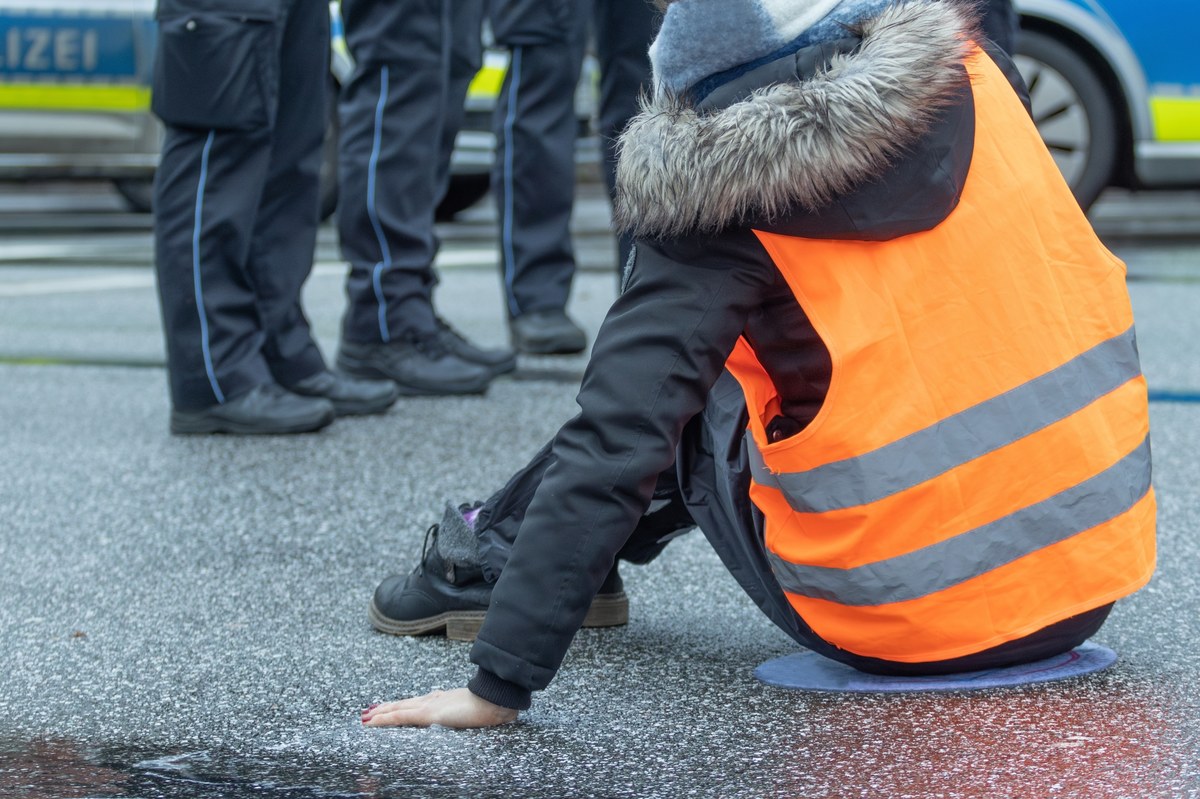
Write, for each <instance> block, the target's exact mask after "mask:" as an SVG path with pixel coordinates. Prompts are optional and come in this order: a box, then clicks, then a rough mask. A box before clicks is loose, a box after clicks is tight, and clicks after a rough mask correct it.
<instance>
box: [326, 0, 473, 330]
mask: <svg viewBox="0 0 1200 799" xmlns="http://www.w3.org/2000/svg"><path fill="white" fill-rule="evenodd" d="M449 14H450V6H449V4H448V3H447V2H446V0H343V3H342V17H343V20H344V21H345V26H346V43H347V45H348V46H349V48H350V52H351V54H352V55H353V56H354V59H355V62H356V65H357V66H356V69H355V72H354V74H353V75H352V76H351V78H350V80H349V82H348V83H347V84H346V85H345V86H343V87H342V93H341V98H340V102H339V107H338V113H339V120H340V123H341V141H340V145H339V162H338V172H339V179H340V187H339V193H338V229H339V232H340V235H341V246H342V254H343V256H344V257H345V258H346V260H347V261H348V262H349V263H350V273H349V276H348V278H347V281H346V293H347V296H348V300H349V304H348V305H347V309H346V315H345V317H344V319H343V325H342V337H343V338H344V339H345V340H348V341H354V342H362V343H381V342H382V343H387V342H390V341H393V340H400V339H402V338H403V337H405V336H406V335H407V334H410V333H415V334H423V333H430V332H433V331H434V330H436V329H437V328H436V322H435V318H434V311H433V305H432V291H433V286H434V284H435V283H436V278H435V276H434V273H433V269H432V264H433V258H434V255H435V254H436V251H437V243H436V239H435V238H434V231H433V215H434V208H435V206H436V202H437V199H438V194H439V192H440V189H439V187H438V172H439V169H438V163H439V160H440V159H439V150H440V148H441V143H442V139H443V131H444V130H445V129H446V128H445V117H446V110H447V92H448V88H447V86H448V72H447V60H448V57H449V30H450V22H449Z"/></svg>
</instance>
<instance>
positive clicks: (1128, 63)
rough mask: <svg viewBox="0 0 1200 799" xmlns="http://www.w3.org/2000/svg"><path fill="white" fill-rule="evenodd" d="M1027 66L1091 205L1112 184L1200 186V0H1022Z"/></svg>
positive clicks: (1063, 160)
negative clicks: (1199, 50)
mask: <svg viewBox="0 0 1200 799" xmlns="http://www.w3.org/2000/svg"><path fill="white" fill-rule="evenodd" d="M1016 6H1017V8H1018V10H1019V11H1020V13H1021V35H1020V39H1019V40H1018V43H1017V58H1016V60H1017V66H1018V67H1019V68H1020V69H1021V72H1022V74H1023V75H1024V77H1025V81H1026V83H1027V84H1028V85H1029V88H1030V99H1031V100H1032V101H1033V114H1034V118H1035V120H1036V121H1037V124H1038V129H1039V131H1040V132H1041V134H1042V138H1043V140H1044V141H1045V142H1046V144H1047V145H1048V146H1049V148H1050V151H1051V152H1052V153H1053V154H1054V157H1055V160H1056V161H1057V162H1058V165H1059V168H1060V169H1061V170H1062V171H1063V174H1064V175H1065V176H1066V178H1067V182H1068V183H1070V184H1071V187H1072V189H1073V190H1074V191H1075V195H1076V197H1078V198H1079V201H1080V203H1081V204H1083V206H1084V207H1087V206H1088V205H1090V204H1091V203H1092V202H1093V201H1094V200H1095V199H1096V197H1097V195H1099V193H1100V191H1101V190H1102V189H1104V187H1106V186H1110V185H1121V186H1128V187H1133V188H1143V187H1144V188H1159V187H1170V186H1200V58H1197V56H1196V51H1195V46H1196V45H1195V39H1196V32H1197V31H1200V4H1198V3H1196V2H1195V0H1154V2H1145V0H1016Z"/></svg>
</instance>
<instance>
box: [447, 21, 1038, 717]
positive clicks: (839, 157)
mask: <svg viewBox="0 0 1200 799" xmlns="http://www.w3.org/2000/svg"><path fill="white" fill-rule="evenodd" d="M970 24H971V23H970V20H969V19H968V18H967V17H966V16H965V15H964V14H963V12H962V11H961V10H960V9H959V8H958V7H956V6H954V5H952V4H950V3H931V4H924V3H916V4H910V5H906V6H899V7H893V8H890V9H888V10H887V11H885V12H884V13H883V15H881V16H880V17H879V18H877V19H875V20H869V21H866V22H865V23H864V24H863V25H862V27H861V28H860V29H856V30H852V31H848V32H847V34H846V36H845V38H842V39H839V40H837V41H832V42H830V41H824V42H817V43H813V44H810V45H808V46H806V47H803V48H801V49H799V50H798V51H795V52H791V53H787V54H785V55H783V56H782V57H779V58H775V59H773V60H771V61H769V62H767V63H765V64H761V65H758V66H757V67H755V68H752V69H743V70H735V71H732V72H731V73H730V74H728V75H726V76H718V78H719V79H718V80H711V81H708V82H706V83H707V85H708V86H709V87H710V88H712V91H709V92H708V93H707V94H706V96H705V97H703V98H695V97H693V98H682V99H676V98H666V99H658V100H656V101H655V102H654V103H652V104H650V105H649V106H648V107H647V108H646V109H645V110H644V112H643V113H642V115H641V116H639V117H638V118H637V119H635V120H634V122H633V123H632V124H631V125H630V128H629V129H628V130H627V132H626V134H625V136H624V137H623V142H622V148H623V149H622V161H621V167H620V180H621V185H620V186H619V190H620V191H621V204H622V208H621V215H622V218H623V219H624V220H626V221H625V226H626V227H628V228H631V229H633V230H635V232H636V233H637V234H638V236H639V240H638V243H637V247H636V254H635V258H634V261H633V264H632V267H631V272H630V274H629V275H628V276H627V285H626V287H625V289H624V291H623V293H622V294H621V296H620V297H619V298H618V299H617V301H616V303H615V304H614V305H613V307H612V308H611V310H610V311H609V313H608V316H607V318H606V319H605V321H604V324H603V325H602V327H601V329H600V332H599V335H598V336H597V338H596V342H595V346H594V348H593V351H592V356H591V361H590V363H589V365H588V367H587V370H586V373H585V375H584V378H583V383H582V387H581V389H580V392H579V396H578V403H579V407H580V413H579V415H578V416H576V417H575V418H574V419H572V420H571V421H570V422H568V423H567V424H566V425H564V426H563V428H562V429H561V430H560V431H559V433H558V435H557V437H556V438H555V439H554V442H553V452H554V455H555V463H554V464H553V466H551V468H550V469H549V470H548V471H547V472H546V474H545V477H544V479H543V480H542V483H541V485H540V486H539V488H538V490H537V492H536V494H535V495H534V498H533V500H532V502H531V504H530V505H529V508H528V510H527V512H526V516H525V520H524V522H523V524H522V526H521V529H520V534H519V536H518V538H517V541H516V544H515V546H514V548H513V552H512V554H511V556H510V559H509V561H508V564H507V566H506V567H505V569H504V571H503V573H502V574H501V576H500V578H499V581H498V582H497V583H496V585H495V587H494V589H493V592H492V600H491V606H490V608H489V610H488V614H487V618H486V620H485V622H484V624H483V628H482V630H481V632H480V634H479V637H478V639H477V640H476V643H475V645H474V647H473V649H472V650H471V660H472V661H473V662H474V663H475V664H476V665H478V666H479V671H478V673H477V674H476V676H475V678H474V679H473V680H472V682H471V685H470V687H471V690H472V691H473V692H474V693H476V694H477V695H479V696H482V697H483V698H485V699H489V700H490V701H493V702H496V703H497V704H503V705H506V706H509V707H526V706H528V703H529V696H530V692H531V691H535V690H539V689H541V688H544V687H545V686H546V685H547V684H548V683H549V682H550V680H551V679H552V678H553V677H554V675H555V673H556V671H557V670H558V668H559V666H560V664H561V663H562V660H563V657H564V656H565V654H566V651H567V649H568V647H569V645H570V642H571V640H572V638H573V637H574V635H575V633H576V631H577V630H578V629H579V627H580V625H581V623H582V621H583V617H584V615H585V614H586V613H587V610H588V607H589V605H590V604H591V600H592V598H593V597H594V595H595V593H596V591H597V589H598V588H599V586H600V585H601V583H602V582H603V581H604V579H605V577H606V575H607V574H608V572H609V569H610V568H611V566H612V565H613V561H614V559H615V557H616V554H617V552H618V551H619V550H620V549H621V548H622V546H623V545H624V544H625V542H626V540H628V538H629V536H630V534H631V532H632V531H633V529H634V527H635V526H636V524H637V522H638V519H639V518H640V517H641V515H642V514H643V513H644V512H645V510H646V508H647V506H648V505H649V503H650V499H651V493H652V491H653V489H654V486H655V482H656V479H657V477H658V475H659V474H660V473H661V472H664V471H666V470H668V469H670V468H671V467H672V465H673V464H674V462H675V454H676V447H677V446H678V444H679V441H680V436H681V433H682V431H683V429H684V426H685V425H686V424H687V422H688V421H689V420H690V419H691V418H692V417H693V416H694V415H696V414H697V413H698V412H699V411H700V410H701V409H702V408H703V407H704V404H705V398H706V395H707V393H708V391H709V389H710V387H712V385H713V383H714V382H715V381H716V379H717V377H718V376H719V375H720V374H721V372H722V369H723V368H724V363H725V360H726V358H727V357H728V355H729V353H730V352H731V351H732V349H733V346H734V344H735V342H736V341H737V339H738V337H739V336H745V337H746V339H747V341H748V342H749V343H750V344H751V346H752V347H753V348H754V351H755V353H756V355H757V356H758V358H759V360H760V362H762V364H763V366H764V368H765V369H766V370H767V372H768V373H769V374H770V375H771V377H772V379H773V380H774V382H775V384H776V386H777V387H778V389H779V392H780V395H781V397H782V400H783V407H782V414H781V417H782V418H780V419H778V420H776V421H777V422H778V424H777V426H776V429H777V430H778V435H780V436H786V435H792V434H794V433H796V432H798V431H799V430H801V429H803V428H804V426H805V425H807V424H808V422H809V421H811V419H812V418H813V417H814V416H815V415H816V412H817V411H818V410H819V408H820V406H821V403H822V401H823V398H824V396H825V392H826V390H827V388H828V384H829V375H830V368H831V367H830V358H829V354H828V352H827V351H826V349H825V348H824V346H823V345H822V344H821V342H820V339H819V337H818V336H817V334H816V333H815V331H814V330H813V329H812V326H811V325H810V324H809V323H808V321H807V319H806V317H805V314H804V312H803V310H802V309H801V308H800V306H799V305H798V304H797V303H796V300H795V298H794V295H793V294H792V292H791V290H790V289H789V288H788V286H787V285H786V284H785V282H784V280H783V278H782V276H781V274H780V273H779V271H778V270H777V269H776V267H775V265H774V264H773V263H772V261H771V259H770V257H769V256H768V255H767V253H766V251H765V250H764V249H763V247H762V246H761V245H760V243H759V241H758V239H757V238H756V237H755V235H754V233H753V230H754V229H759V230H766V231H771V232H778V233H785V234H793V235H798V236H805V237H823V238H842V239H867V240H884V239H890V238H893V237H897V236H903V235H907V234H909V233H913V232H917V231H921V230H927V229H930V228H932V227H934V226H935V225H937V224H938V223H939V222H941V221H942V220H943V219H945V218H946V216H947V215H948V214H949V213H950V211H952V210H953V209H954V207H955V206H956V204H957V202H958V198H959V196H960V193H961V191H962V187H963V183H964V181H965V178H966V174H967V170H968V168H969V166H970V159H971V151H972V148H973V143H974V125H975V117H974V106H973V103H972V100H971V93H970V90H969V86H968V83H967V79H966V73H965V71H964V69H963V67H962V63H961V62H962V58H963V55H964V45H963V42H964V41H965V39H966V37H965V36H964V34H965V32H966V31H968V30H969V26H970ZM992 55H993V57H994V58H996V60H997V61H998V62H999V63H1000V64H1001V66H1002V67H1004V68H1005V70H1006V72H1007V73H1008V74H1009V75H1010V76H1011V78H1012V80H1013V81H1014V86H1019V85H1020V79H1019V77H1018V76H1017V74H1016V71H1015V69H1014V68H1013V67H1012V64H1011V62H1010V61H1009V60H1008V59H1007V57H1006V56H1004V55H1003V54H1001V53H998V52H992ZM864 73H865V74H866V75H867V76H868V77H869V78H870V80H869V81H868V83H870V84H871V86H870V87H869V90H868V91H867V92H866V93H864V92H863V90H862V87H861V85H860V84H861V75H862V74H864ZM850 80H857V81H859V83H856V84H855V85H853V86H851V87H850V88H846V87H845V85H844V84H846V83H847V82H848V81H850ZM839 82H841V83H842V84H843V85H842V86H840V87H839V85H838V84H839ZM839 92H840V94H839ZM870 92H875V93H876V94H875V95H872V94H871V93H870ZM817 95H820V100H821V102H825V103H829V104H833V103H835V102H839V101H840V102H842V103H843V104H844V105H845V106H846V107H844V108H840V109H836V113H829V111H830V109H829V108H828V107H825V108H823V109H820V110H819V111H818V112H814V111H813V103H814V99H813V98H814V97H816V96H817ZM876 95H878V96H876ZM838 98H840V100H839V99H838ZM855 103H858V105H855ZM887 104H890V105H891V107H890V108H889V109H888V110H889V114H888V115H881V114H880V112H879V106H880V105H887ZM781 114H782V115H783V116H785V117H789V116H790V120H789V121H790V123H791V124H790V125H789V126H788V127H786V129H785V130H786V133H785V134H783V135H786V136H787V137H789V141H779V140H777V139H775V138H773V137H777V136H779V135H781V134H780V133H779V131H780V130H781V127H780V126H778V125H774V124H773V121H777V117H778V116H779V115H781ZM839 114H841V115H843V117H848V118H850V119H851V120H852V121H853V122H854V125H855V129H854V130H852V131H851V132H850V133H846V132H845V131H839V130H829V129H822V126H826V127H828V126H833V125H836V124H837V119H836V117H838V115H839ZM762 119H765V120H767V121H766V122H764V123H763V124H761V125H759V124H758V121H759V120H762ZM831 120H832V121H831ZM814 130H815V132H814ZM730 131H733V134H734V135H731V134H730ZM802 134H806V135H804V138H805V140H806V141H812V140H815V141H816V142H817V143H816V144H815V145H813V147H811V148H809V149H805V147H804V146H803V144H801V145H797V144H796V141H795V140H794V138H795V137H800V136H801V135H802ZM822 136H824V137H825V138H826V141H827V142H828V144H827V145H826V146H827V147H828V146H833V147H836V148H840V149H841V150H846V151H849V150H854V152H840V153H836V154H834V155H832V156H830V155H829V154H828V153H827V152H825V151H823V150H822V149H821V147H822V145H821V138H822ZM730 141H732V142H733V143H732V144H731V143H730ZM781 153H782V154H783V155H782V156H781ZM788 153H791V154H790V155H788ZM780 158H782V159H783V160H784V162H785V163H784V166H785V167H786V169H784V170H782V171H781V170H780V168H779V167H780V164H779V162H778V159H780ZM789 158H790V159H791V160H787V159H789ZM762 160H770V163H760V161H762ZM848 162H849V163H850V166H847V163H848ZM862 164H866V166H865V168H862V169H858V170H857V171H855V169H856V168H857V167H858V166H861V165H862ZM789 173H790V176H789ZM780 174H782V176H783V177H782V178H781V179H780V180H782V181H783V182H782V184H778V185H772V179H771V178H769V177H768V178H766V179H763V178H762V177H761V176H763V175H768V176H770V175H780Z"/></svg>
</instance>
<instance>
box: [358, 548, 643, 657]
mask: <svg viewBox="0 0 1200 799" xmlns="http://www.w3.org/2000/svg"><path fill="white" fill-rule="evenodd" d="M437 537H438V525H436V524H435V525H433V526H432V527H430V528H429V530H428V532H426V534H425V543H424V545H423V546H422V548H421V562H420V563H419V564H417V567H416V569H414V570H413V572H412V573H411V574H407V575H404V574H394V575H392V576H390V577H387V578H385V579H384V581H383V582H382V583H380V584H379V587H378V588H376V589H375V595H374V596H373V597H372V598H371V605H370V608H369V609H368V611H367V614H368V616H369V618H370V620H371V626H372V627H374V628H375V629H376V630H379V631H380V632H383V633H388V634H390V635H424V634H426V633H438V632H442V631H443V630H444V631H445V633H446V637H447V638H449V639H451V640H453V641H473V640H475V636H476V635H478V634H479V628H480V627H481V626H482V625H483V617H484V615H486V613H487V608H488V603H489V602H490V601H491V597H492V583H489V582H488V581H487V580H485V579H484V577H483V570H482V569H481V568H480V567H478V566H470V565H463V564H460V563H454V562H451V561H448V560H446V559H445V558H443V557H442V554H441V552H439V551H438V545H437V544H438V542H437ZM628 622H629V599H628V598H627V597H626V596H625V591H624V586H623V584H622V582H621V575H620V574H619V573H618V572H617V566H616V564H613V568H612V571H611V572H609V575H608V577H607V578H606V579H605V581H604V584H603V585H602V586H601V587H600V591H599V592H598V593H597V594H596V598H595V599H594V600H592V606H591V608H590V609H589V610H588V613H587V616H586V617H585V618H584V620H583V626H584V627H616V626H619V625H622V624H627V623H628Z"/></svg>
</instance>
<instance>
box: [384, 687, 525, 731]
mask: <svg viewBox="0 0 1200 799" xmlns="http://www.w3.org/2000/svg"><path fill="white" fill-rule="evenodd" d="M516 717H517V711H515V710H513V709H512V708H507V707H501V706H500V705H493V704H492V703H491V702H489V701H487V700H486V699H480V698H479V697H478V696H476V695H475V694H473V693H471V692H470V691H468V690H467V689H466V688H456V689H455V690H453V691H432V692H431V693H428V694H425V695H424V696H414V697H412V698H410V699H401V700H400V701H399V702H385V703H384V704H382V705H372V706H371V707H369V708H367V709H366V710H364V711H363V712H362V723H363V724H364V725H365V726H367V727H429V726H431V725H434V724H436V725H438V726H441V727H454V728H459V729H462V728H467V727H494V726H496V725H497V724H507V723H508V722H510V721H513V720H514V719H516Z"/></svg>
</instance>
